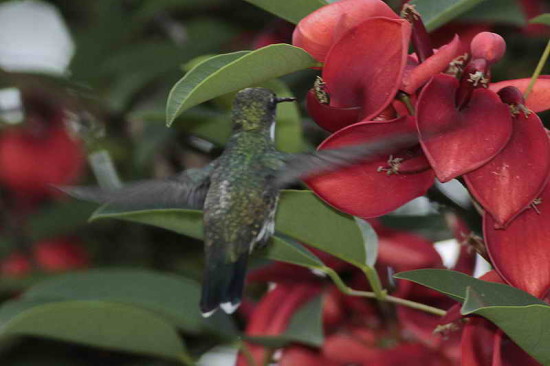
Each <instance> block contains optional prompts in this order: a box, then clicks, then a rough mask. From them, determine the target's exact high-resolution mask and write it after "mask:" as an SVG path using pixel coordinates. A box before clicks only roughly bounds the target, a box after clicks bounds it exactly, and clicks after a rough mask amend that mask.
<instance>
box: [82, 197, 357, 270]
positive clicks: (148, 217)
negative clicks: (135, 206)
mask: <svg viewBox="0 0 550 366" xmlns="http://www.w3.org/2000/svg"><path fill="white" fill-rule="evenodd" d="M105 218H116V219H121V220H127V221H132V222H138V223H142V224H148V225H153V226H157V227H160V228H163V229H167V230H171V231H175V232H177V233H179V234H184V235H188V236H191V237H194V238H197V239H201V238H202V233H203V228H202V213H201V211H198V210H186V209H174V208H165V209H163V208H159V209H154V210H131V209H121V208H114V207H108V206H103V207H101V208H100V209H98V210H97V211H96V212H95V213H94V214H93V215H92V218H91V220H98V219H105ZM275 230H276V232H278V233H281V234H283V235H286V236H289V237H291V238H293V239H296V240H298V241H300V242H303V243H306V244H308V245H311V246H313V247H315V248H318V249H320V250H323V251H325V252H327V253H330V254H332V255H334V256H336V257H338V258H340V259H342V260H345V261H347V262H350V263H352V264H355V265H357V266H360V267H364V266H365V265H366V264H367V250H368V249H367V246H366V244H365V242H364V240H363V237H362V234H361V230H360V229H359V227H358V226H357V224H356V223H355V221H354V220H353V218H352V217H350V216H347V215H344V214H342V213H340V212H338V211H336V210H334V209H332V208H331V207H329V206H328V205H326V204H325V203H323V202H322V201H321V200H319V199H318V198H317V196H315V195H314V194H313V192H311V191H293V190H287V191H283V192H282V194H281V199H280V202H279V206H278V211H277V215H276V218H275Z"/></svg>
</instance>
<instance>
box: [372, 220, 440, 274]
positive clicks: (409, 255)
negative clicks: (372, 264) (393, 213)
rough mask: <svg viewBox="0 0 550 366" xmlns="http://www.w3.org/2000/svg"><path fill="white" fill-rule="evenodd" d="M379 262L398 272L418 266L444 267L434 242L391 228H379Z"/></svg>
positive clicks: (377, 231)
mask: <svg viewBox="0 0 550 366" xmlns="http://www.w3.org/2000/svg"><path fill="white" fill-rule="evenodd" d="M376 233H377V234H378V238H379V244H378V248H379V250H378V263H379V264H381V265H387V266H390V267H393V268H394V269H395V271H396V272H403V271H409V270H413V269H418V268H442V267H443V262H442V261H441V256H440V255H439V253H438V252H437V251H436V250H435V249H434V246H433V243H432V242H431V241H429V240H427V239H425V238H423V237H421V236H419V235H416V234H411V233H408V232H405V231H397V230H391V229H386V228H384V229H377V230H376Z"/></svg>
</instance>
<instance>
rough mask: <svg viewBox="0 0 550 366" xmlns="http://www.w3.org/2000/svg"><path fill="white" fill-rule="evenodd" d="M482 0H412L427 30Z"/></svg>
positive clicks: (440, 24)
mask: <svg viewBox="0 0 550 366" xmlns="http://www.w3.org/2000/svg"><path fill="white" fill-rule="evenodd" d="M482 1H483V0H412V1H411V2H409V4H411V5H414V6H415V7H416V11H418V12H419V13H420V15H421V16H422V20H423V21H424V25H425V26H426V29H427V30H428V31H432V30H434V29H436V28H438V27H440V26H442V25H444V24H445V23H448V22H449V21H451V20H452V19H454V18H457V17H459V16H460V15H461V14H463V13H465V12H466V11H468V10H470V9H472V8H473V7H474V6H476V5H477V4H479V3H481V2H482Z"/></svg>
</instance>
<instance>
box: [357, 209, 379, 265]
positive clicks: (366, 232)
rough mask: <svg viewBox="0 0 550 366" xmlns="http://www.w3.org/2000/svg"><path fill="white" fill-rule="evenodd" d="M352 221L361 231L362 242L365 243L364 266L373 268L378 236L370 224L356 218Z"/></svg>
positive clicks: (376, 253)
mask: <svg viewBox="0 0 550 366" xmlns="http://www.w3.org/2000/svg"><path fill="white" fill-rule="evenodd" d="M354 219H355V222H356V223H357V226H358V227H359V230H360V231H361V236H362V237H363V242H364V243H365V251H366V257H367V258H366V264H367V266H370V267H373V266H374V265H375V264H376V259H377V258H378V235H376V231H374V229H373V228H372V226H371V224H369V223H368V222H366V221H365V220H363V219H360V218H358V217H354Z"/></svg>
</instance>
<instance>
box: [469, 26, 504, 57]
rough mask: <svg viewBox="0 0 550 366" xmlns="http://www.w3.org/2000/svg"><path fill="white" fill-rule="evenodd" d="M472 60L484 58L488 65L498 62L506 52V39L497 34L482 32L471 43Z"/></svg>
mask: <svg viewBox="0 0 550 366" xmlns="http://www.w3.org/2000/svg"><path fill="white" fill-rule="evenodd" d="M470 49H471V51H472V58H473V59H476V58H482V59H484V60H486V61H487V63H488V64H494V63H495V62H498V61H499V60H500V59H501V58H502V56H504V52H505V51H506V42H505V41H504V38H502V37H501V36H500V35H498V34H496V33H491V32H481V33H479V34H478V35H477V36H475V37H474V39H472V43H470Z"/></svg>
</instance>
